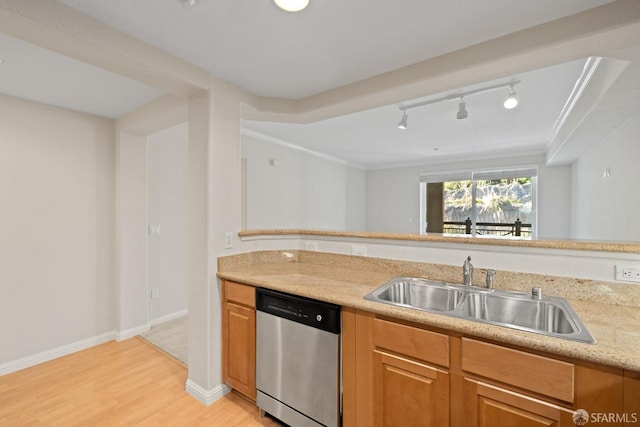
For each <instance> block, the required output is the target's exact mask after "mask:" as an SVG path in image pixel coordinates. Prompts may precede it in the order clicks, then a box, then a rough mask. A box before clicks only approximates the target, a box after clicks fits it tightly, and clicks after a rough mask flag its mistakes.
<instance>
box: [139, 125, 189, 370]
mask: <svg viewBox="0 0 640 427" xmlns="http://www.w3.org/2000/svg"><path fill="white" fill-rule="evenodd" d="M187 149H188V124H187V123H181V124H179V125H177V126H173V127H171V128H168V129H164V130H162V131H159V132H157V133H154V134H151V135H148V136H147V219H148V239H147V271H148V275H147V276H148V320H149V325H150V327H151V329H150V331H149V332H148V333H145V334H144V335H143V336H144V337H145V338H146V339H147V340H148V341H150V342H151V343H152V344H154V345H156V346H158V347H160V348H161V349H162V350H163V351H165V352H167V353H169V354H170V355H172V356H173V357H175V358H176V359H178V360H180V361H181V362H183V363H185V364H186V363H187V348H188V345H187V344H188V343H187V337H188V329H187V327H188V309H187V307H188V299H187V292H188V291H187V208H186V206H187Z"/></svg>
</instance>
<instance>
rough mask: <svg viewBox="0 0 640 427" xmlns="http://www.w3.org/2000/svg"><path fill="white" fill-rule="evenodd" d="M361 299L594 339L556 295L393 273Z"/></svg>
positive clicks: (566, 337)
mask: <svg viewBox="0 0 640 427" xmlns="http://www.w3.org/2000/svg"><path fill="white" fill-rule="evenodd" d="M365 299H367V300H371V301H377V302H381V303H385V304H392V305H397V306H401V307H407V308H412V309H417V310H422V311H427V312H431V313H438V314H443V315H447V316H452V317H457V318H462V319H467V320H473V321H477V322H482V323H489V324H492V325H497V326H503V327H507V328H513V329H519V330H523V331H528V332H533V333H538V334H542V335H547V336H553V337H558V338H564V339H568V340H573V341H580V342H585V343H589V344H595V342H596V341H595V339H594V338H593V336H592V335H591V334H590V333H589V331H588V330H587V328H586V327H585V325H584V324H583V323H582V321H581V320H580V318H579V317H578V315H577V314H576V312H575V311H574V310H573V308H572V307H571V305H570V304H569V302H568V301H567V300H566V299H564V298H560V297H552V296H540V297H532V296H531V295H528V294H524V293H521V292H512V291H504V290H497V289H484V288H478V287H475V286H462V285H455V284H450V283H443V282H436V281H431V280H426V279H418V278H412V277H396V278H395V279H392V280H391V281H389V282H387V283H385V284H384V285H382V286H381V287H379V288H378V289H376V290H375V291H373V292H371V293H369V294H368V295H367V296H365Z"/></svg>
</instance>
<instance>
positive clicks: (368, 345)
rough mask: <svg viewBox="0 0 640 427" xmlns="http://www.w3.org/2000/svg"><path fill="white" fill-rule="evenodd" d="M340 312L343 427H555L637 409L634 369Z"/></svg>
mask: <svg viewBox="0 0 640 427" xmlns="http://www.w3.org/2000/svg"><path fill="white" fill-rule="evenodd" d="M345 312H346V316H345V317H343V322H346V323H345V324H346V327H345V328H344V330H343V342H345V345H344V353H343V361H344V362H343V363H344V364H343V366H344V374H343V378H344V379H345V381H344V402H345V407H344V415H345V416H344V418H343V420H344V427H359V426H365V425H366V426H376V427H382V426H384V427H390V426H403V427H404V426H432V425H433V426H448V425H450V426H456V427H458V426H467V427H476V426H478V427H490V426H519V427H520V426H521V427H538V426H555V427H563V426H575V425H576V423H575V422H574V421H573V417H574V414H575V412H576V411H577V410H578V409H584V410H585V411H586V412H587V413H588V414H593V413H603V414H610V413H614V414H625V413H627V414H633V413H637V412H638V406H640V403H638V402H639V401H640V399H638V396H639V393H640V374H638V373H633V372H624V373H623V370H621V369H616V368H610V367H605V366H601V365H596V364H593V363H588V362H584V361H577V360H571V359H567V358H558V357H555V356H549V355H546V354H544V353H536V352H531V351H527V350H525V349H517V348H510V347H508V346H505V345H500V344H494V343H488V342H485V341H483V340H478V339H474V338H470V337H464V336H461V335H459V334H458V335H456V334H454V333H449V332H447V331H437V330H430V329H428V328H425V327H423V326H421V325H418V324H413V323H411V322H402V321H395V320H394V319H390V318H379V316H377V315H375V314H372V313H368V312H364V311H360V310H353V311H348V310H347V311H345ZM347 342H349V343H351V342H355V344H346V343H347ZM628 416H631V415H628ZM630 419H632V420H633V418H630ZM588 421H589V425H609V424H606V423H604V424H603V423H598V422H595V421H594V418H590V419H589V420H588ZM611 425H622V424H620V423H618V424H615V423H614V424H611Z"/></svg>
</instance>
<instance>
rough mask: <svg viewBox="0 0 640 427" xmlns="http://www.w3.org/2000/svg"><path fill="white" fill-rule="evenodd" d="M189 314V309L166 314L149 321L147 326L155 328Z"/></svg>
mask: <svg viewBox="0 0 640 427" xmlns="http://www.w3.org/2000/svg"><path fill="white" fill-rule="evenodd" d="M188 314H189V309H188V308H185V309H184V310H180V311H176V312H175V313H171V314H167V315H165V316H162V317H158V318H157V319H153V320H149V325H151V326H156V325H159V324H161V323H164V322H168V321H170V320H173V319H177V318H179V317H184V316H186V315H188Z"/></svg>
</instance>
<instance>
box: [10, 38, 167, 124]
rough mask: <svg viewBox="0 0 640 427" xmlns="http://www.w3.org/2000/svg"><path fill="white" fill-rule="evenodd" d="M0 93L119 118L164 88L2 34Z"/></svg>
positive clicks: (160, 93) (148, 100)
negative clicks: (151, 85) (154, 86)
mask: <svg viewBox="0 0 640 427" xmlns="http://www.w3.org/2000/svg"><path fill="white" fill-rule="evenodd" d="M0 60H2V63H0V93H4V94H7V95H12V96H17V97H19V98H24V99H29V100H31V101H36V102H41V103H44V104H50V105H55V106H58V107H63V108H68V109H71V110H76V111H82V112H84V113H89V114H93V115H97V116H102V117H108V118H117V117H120V116H122V115H124V114H126V113H128V112H130V111H132V110H134V109H136V108H138V107H141V106H143V105H144V104H146V103H148V102H150V101H152V100H154V99H156V98H157V97H159V96H160V95H162V93H163V92H162V91H161V90H158V89H156V88H153V87H150V86H147V85H145V84H142V83H140V82H136V81H134V80H131V79H128V78H125V77H123V76H120V75H118V74H114V73H111V72H109V71H106V70H103V69H101V68H98V67H95V66H93V65H89V64H86V63H84V62H80V61H76V60H75V59H72V58H69V57H66V56H62V55H59V54H57V53H54V52H51V51H50V50H47V49H43V48H41V47H38V46H35V45H32V44H30V43H27V42H24V41H22V40H18V39H16V38H13V37H9V36H7V35H5V34H2V33H0Z"/></svg>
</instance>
